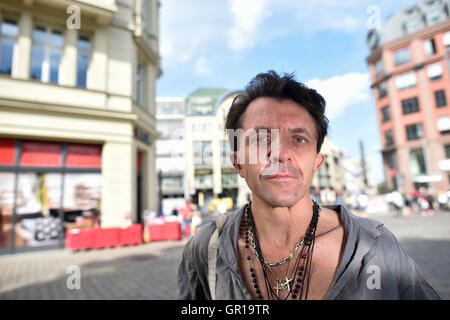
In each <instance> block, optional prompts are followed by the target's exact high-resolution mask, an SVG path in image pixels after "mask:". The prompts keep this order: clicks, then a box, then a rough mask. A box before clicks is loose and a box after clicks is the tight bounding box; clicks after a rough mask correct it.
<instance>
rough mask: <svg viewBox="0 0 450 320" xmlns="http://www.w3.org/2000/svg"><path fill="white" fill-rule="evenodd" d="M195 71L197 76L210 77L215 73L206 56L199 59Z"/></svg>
mask: <svg viewBox="0 0 450 320" xmlns="http://www.w3.org/2000/svg"><path fill="white" fill-rule="evenodd" d="M194 70H195V72H196V73H197V74H200V75H209V74H211V73H212V72H213V68H212V67H211V65H210V64H209V63H208V62H207V61H206V58H205V57H204V56H201V57H199V58H198V59H197V60H196V61H195V64H194Z"/></svg>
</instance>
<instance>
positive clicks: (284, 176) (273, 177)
mask: <svg viewBox="0 0 450 320" xmlns="http://www.w3.org/2000/svg"><path fill="white" fill-rule="evenodd" d="M264 179H268V180H276V181H284V180H291V179H295V177H294V176H292V175H290V174H284V173H277V174H273V175H269V176H264Z"/></svg>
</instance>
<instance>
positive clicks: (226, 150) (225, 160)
mask: <svg viewBox="0 0 450 320" xmlns="http://www.w3.org/2000/svg"><path fill="white" fill-rule="evenodd" d="M220 146H221V149H222V165H226V164H229V163H230V157H229V156H230V144H229V143H228V141H221V142H220Z"/></svg>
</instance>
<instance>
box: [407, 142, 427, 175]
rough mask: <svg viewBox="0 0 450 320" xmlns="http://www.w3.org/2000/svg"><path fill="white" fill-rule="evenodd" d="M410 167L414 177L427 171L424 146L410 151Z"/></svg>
mask: <svg viewBox="0 0 450 320" xmlns="http://www.w3.org/2000/svg"><path fill="white" fill-rule="evenodd" d="M409 169H410V172H411V175H412V176H413V177H414V176H418V175H421V174H426V173H427V169H426V165H425V156H424V153H423V149H422V148H420V149H413V150H411V151H410V152H409Z"/></svg>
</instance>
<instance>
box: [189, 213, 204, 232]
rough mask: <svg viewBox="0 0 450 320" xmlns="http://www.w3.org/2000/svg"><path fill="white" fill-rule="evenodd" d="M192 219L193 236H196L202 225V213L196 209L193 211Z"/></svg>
mask: <svg viewBox="0 0 450 320" xmlns="http://www.w3.org/2000/svg"><path fill="white" fill-rule="evenodd" d="M191 217H192V219H191V235H194V234H196V233H197V228H198V227H199V226H200V225H201V224H202V216H201V212H200V211H199V210H195V209H194V211H192V215H191Z"/></svg>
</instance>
